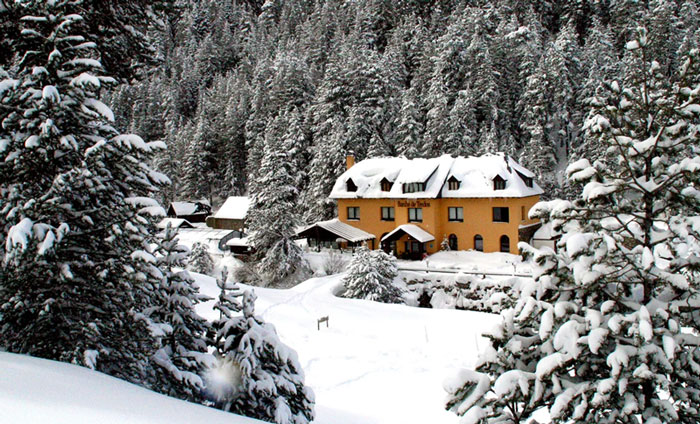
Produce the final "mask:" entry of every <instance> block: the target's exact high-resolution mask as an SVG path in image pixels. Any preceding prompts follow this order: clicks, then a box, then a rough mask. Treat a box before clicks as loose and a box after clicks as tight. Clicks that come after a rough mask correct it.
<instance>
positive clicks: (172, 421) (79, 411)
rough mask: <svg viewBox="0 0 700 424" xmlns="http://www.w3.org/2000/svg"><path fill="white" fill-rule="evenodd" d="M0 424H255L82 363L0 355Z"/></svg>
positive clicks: (0, 353) (253, 421)
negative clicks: (143, 386)
mask: <svg viewBox="0 0 700 424" xmlns="http://www.w3.org/2000/svg"><path fill="white" fill-rule="evenodd" d="M0 370H1V371H0V423H3V424H5V423H7V424H10V423H11V424H34V423H37V424H46V423H51V424H83V423H84V424H88V423H89V424H96V423H99V424H126V423H128V424H192V423H207V424H255V423H261V422H262V421H258V420H252V419H249V418H244V417H240V416H238V415H234V414H229V413H226V412H222V411H219V410H216V409H212V408H207V407H205V406H201V405H195V404H192V403H189V402H184V401H181V400H177V399H173V398H170V397H167V396H163V395H160V394H157V393H155V392H152V391H150V390H146V389H144V388H141V387H138V386H136V385H133V384H130V383H127V382H124V381H122V380H118V379H116V378H113V377H110V376H107V375H105V374H102V373H99V372H96V371H91V370H89V369H87V368H83V367H79V366H77V365H70V364H64V363H60V362H54V361H47V360H45V359H37V358H32V357H30V356H25V355H14V354H10V353H4V352H0Z"/></svg>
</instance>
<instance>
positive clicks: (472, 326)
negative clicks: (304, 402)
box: [195, 274, 499, 424]
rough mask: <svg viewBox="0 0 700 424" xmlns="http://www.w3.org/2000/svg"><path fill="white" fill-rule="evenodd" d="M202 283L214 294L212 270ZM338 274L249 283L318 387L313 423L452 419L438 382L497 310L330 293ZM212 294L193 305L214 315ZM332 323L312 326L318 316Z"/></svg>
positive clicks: (473, 346) (464, 359)
mask: <svg viewBox="0 0 700 424" xmlns="http://www.w3.org/2000/svg"><path fill="white" fill-rule="evenodd" d="M195 277H196V279H197V282H198V284H199V285H200V289H201V291H202V292H203V293H204V294H207V295H209V296H211V297H215V296H217V295H218V289H217V287H216V283H215V280H214V279H213V278H210V277H207V276H203V275H196V274H195ZM340 280H341V276H339V275H336V276H330V277H322V278H314V279H311V280H308V281H306V282H304V283H302V284H300V285H298V286H296V287H294V288H292V289H287V290H276V289H265V288H258V287H256V288H254V290H255V292H256V294H257V295H258V301H257V302H256V312H257V314H258V315H261V316H262V317H263V318H264V319H265V320H266V321H268V322H271V323H273V324H274V325H275V326H276V328H277V331H278V333H279V335H280V338H281V339H282V341H283V342H285V343H287V344H288V345H290V346H291V347H293V348H294V349H295V350H296V351H297V352H298V354H299V359H300V362H301V364H302V366H303V367H304V371H305V373H306V383H307V384H308V385H310V386H311V387H312V388H313V389H314V392H315V393H316V402H317V419H316V420H315V423H318V424H358V423H362V424H372V423H378V424H379V423H381V424H392V423H397V424H398V423H401V424H411V423H416V424H419V423H420V424H423V423H430V424H440V423H451V424H454V423H455V422H457V420H458V418H457V417H456V416H455V415H454V414H452V413H450V412H447V411H445V410H444V407H443V400H444V397H445V392H444V391H443V389H442V382H443V381H444V379H445V378H446V377H449V376H452V375H454V374H455V373H456V371H457V370H458V369H460V368H462V367H470V366H473V364H474V361H475V359H476V356H477V353H478V351H479V349H480V348H481V347H482V346H483V345H484V343H485V342H484V340H483V339H482V338H481V336H480V334H481V333H482V332H483V331H484V330H487V329H489V328H491V327H492V326H493V325H494V324H495V323H496V322H498V320H499V317H498V316H496V315H490V314H484V313H478V312H468V311H456V310H436V309H419V308H413V307H408V306H402V305H387V304H381V303H375V302H369V301H361V300H351V299H342V298H338V297H335V296H334V292H336V291H337V290H338V289H339V287H340V284H341V281H340ZM212 305H213V301H211V302H207V303H206V304H202V305H199V309H198V312H199V313H200V314H202V315H203V316H205V317H207V318H209V319H213V318H215V317H216V313H215V312H214V311H212V309H211V306H212ZM324 316H328V317H329V326H328V327H327V328H326V326H325V324H322V326H321V329H320V330H318V329H317V320H318V318H321V317H324Z"/></svg>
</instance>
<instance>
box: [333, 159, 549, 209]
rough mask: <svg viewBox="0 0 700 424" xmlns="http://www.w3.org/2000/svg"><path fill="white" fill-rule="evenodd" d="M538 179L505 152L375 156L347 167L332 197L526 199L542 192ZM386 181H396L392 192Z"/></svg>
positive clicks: (338, 180)
mask: <svg viewBox="0 0 700 424" xmlns="http://www.w3.org/2000/svg"><path fill="white" fill-rule="evenodd" d="M496 176H500V177H501V178H502V179H503V180H504V181H505V187H504V188H503V189H499V190H496V189H495V187H494V182H493V180H494V178H496ZM534 177H535V175H534V174H533V173H532V172H530V171H529V170H527V169H526V168H524V167H522V166H521V165H520V164H518V163H517V162H516V161H515V160H513V159H512V158H511V157H509V156H507V155H504V154H503V153H496V154H487V155H484V156H480V157H467V158H465V157H461V156H460V157H457V158H452V157H451V156H449V155H443V156H440V157H438V158H432V159H406V158H372V159H365V160H363V161H360V162H358V163H357V164H355V165H354V166H353V167H351V168H350V169H348V170H347V171H345V172H344V173H343V174H342V175H341V176H340V177H339V178H338V179H337V180H336V182H335V185H334V186H333V190H332V191H331V195H330V198H332V199H356V198H393V199H396V198H401V199H407V198H408V199H412V198H418V199H420V198H438V197H446V198H484V197H527V196H535V195H539V194H542V193H543V191H542V189H541V188H540V187H539V186H538V185H537V183H535V182H534V181H533V179H534ZM452 178H454V179H456V180H457V181H458V182H459V187H458V188H457V189H455V190H450V188H449V187H450V186H449V184H447V181H448V180H450V179H452ZM384 179H386V180H388V181H389V182H390V183H393V184H392V185H391V187H390V189H389V190H388V191H383V190H382V184H381V182H382V181H383V180H384ZM349 180H352V183H353V184H354V186H356V190H354V191H352V190H349V188H350V189H354V188H355V187H353V184H348V181H349ZM411 183H417V185H416V184H414V185H412V184H411ZM384 188H385V189H386V188H387V187H384ZM405 188H407V190H405ZM404 191H407V192H404ZM411 191H412V192H411Z"/></svg>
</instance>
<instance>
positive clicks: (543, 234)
mask: <svg viewBox="0 0 700 424" xmlns="http://www.w3.org/2000/svg"><path fill="white" fill-rule="evenodd" d="M559 236H561V233H560V232H558V231H554V229H552V223H551V222H545V223H544V224H542V226H541V227H540V228H538V229H537V231H535V234H533V235H532V239H533V240H553V239H555V238H557V237H559Z"/></svg>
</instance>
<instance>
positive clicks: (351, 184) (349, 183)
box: [345, 178, 357, 192]
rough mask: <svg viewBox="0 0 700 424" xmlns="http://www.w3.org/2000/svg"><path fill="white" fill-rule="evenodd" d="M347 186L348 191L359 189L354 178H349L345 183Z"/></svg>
mask: <svg viewBox="0 0 700 424" xmlns="http://www.w3.org/2000/svg"><path fill="white" fill-rule="evenodd" d="M345 187H346V188H347V190H348V191H352V192H355V191H357V186H356V185H355V182H354V181H353V180H352V178H350V179H348V181H347V182H346V183H345Z"/></svg>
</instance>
